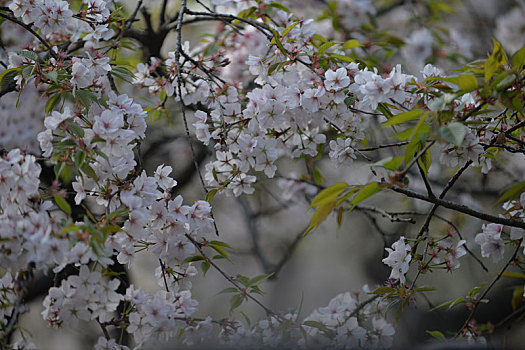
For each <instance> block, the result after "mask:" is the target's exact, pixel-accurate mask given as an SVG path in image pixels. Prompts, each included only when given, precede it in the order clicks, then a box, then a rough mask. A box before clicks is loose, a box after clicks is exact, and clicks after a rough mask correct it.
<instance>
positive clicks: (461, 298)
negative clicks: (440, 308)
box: [448, 297, 465, 310]
mask: <svg viewBox="0 0 525 350" xmlns="http://www.w3.org/2000/svg"><path fill="white" fill-rule="evenodd" d="M464 301H465V298H463V297H459V298H457V299H456V300H454V301H452V303H450V305H449V306H448V309H449V310H450V309H452V308H453V307H454V306H456V305H458V304H461V303H462V302H464Z"/></svg>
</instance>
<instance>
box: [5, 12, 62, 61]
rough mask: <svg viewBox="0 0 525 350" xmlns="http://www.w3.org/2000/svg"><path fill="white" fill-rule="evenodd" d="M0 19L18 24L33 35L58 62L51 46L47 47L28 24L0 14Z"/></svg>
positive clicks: (45, 42)
mask: <svg viewBox="0 0 525 350" xmlns="http://www.w3.org/2000/svg"><path fill="white" fill-rule="evenodd" d="M0 17H2V18H5V19H7V20H8V21H10V22H13V23H16V24H18V25H19V26H21V27H22V28H24V29H25V30H27V31H28V32H29V33H31V34H33V36H34V37H35V38H37V39H38V40H39V41H40V42H41V43H42V44H43V45H44V46H45V47H46V48H47V50H48V52H49V54H50V55H51V56H52V57H53V58H54V59H56V60H58V56H57V54H56V53H55V52H54V51H53V49H52V48H51V46H49V44H48V43H47V41H45V40H44V38H42V37H41V36H40V35H39V34H38V33H37V32H35V31H34V30H33V28H31V26H30V25H28V24H25V23H24V22H21V21H19V20H17V19H16V18H14V17H11V16H8V15H6V14H5V13H2V12H0Z"/></svg>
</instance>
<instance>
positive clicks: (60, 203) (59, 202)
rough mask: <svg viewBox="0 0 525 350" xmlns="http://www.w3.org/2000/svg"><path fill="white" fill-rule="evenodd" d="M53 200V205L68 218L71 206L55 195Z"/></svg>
mask: <svg viewBox="0 0 525 350" xmlns="http://www.w3.org/2000/svg"><path fill="white" fill-rule="evenodd" d="M53 199H54V200H55V203H56V205H57V207H58V208H59V209H60V210H62V211H63V212H64V213H66V214H67V215H68V216H71V206H70V205H69V203H68V202H67V200H65V199H64V198H63V197H60V196H59V195H57V194H54V195H53Z"/></svg>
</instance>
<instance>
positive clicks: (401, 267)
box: [382, 236, 412, 283]
mask: <svg viewBox="0 0 525 350" xmlns="http://www.w3.org/2000/svg"><path fill="white" fill-rule="evenodd" d="M392 248H393V249H390V248H385V250H386V251H387V252H388V257H386V258H384V259H383V260H382V261H383V263H384V264H386V265H388V266H390V267H391V268H392V272H391V273H390V277H389V278H391V279H398V280H399V281H400V282H401V283H405V274H406V273H407V272H408V268H409V263H410V260H412V255H411V254H409V252H410V250H411V249H412V248H411V247H410V245H409V244H406V243H405V237H403V236H401V237H400V238H399V240H398V241H396V242H394V244H392Z"/></svg>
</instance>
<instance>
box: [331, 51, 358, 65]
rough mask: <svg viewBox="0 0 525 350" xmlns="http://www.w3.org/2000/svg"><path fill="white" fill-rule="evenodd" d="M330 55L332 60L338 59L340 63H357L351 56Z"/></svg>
mask: <svg viewBox="0 0 525 350" xmlns="http://www.w3.org/2000/svg"><path fill="white" fill-rule="evenodd" d="M328 55H329V56H330V58H335V59H337V60H339V61H343V62H346V63H352V62H355V59H353V58H352V57H349V56H345V55H339V54H336V53H328Z"/></svg>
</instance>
